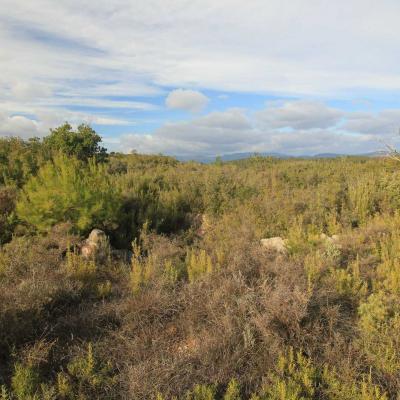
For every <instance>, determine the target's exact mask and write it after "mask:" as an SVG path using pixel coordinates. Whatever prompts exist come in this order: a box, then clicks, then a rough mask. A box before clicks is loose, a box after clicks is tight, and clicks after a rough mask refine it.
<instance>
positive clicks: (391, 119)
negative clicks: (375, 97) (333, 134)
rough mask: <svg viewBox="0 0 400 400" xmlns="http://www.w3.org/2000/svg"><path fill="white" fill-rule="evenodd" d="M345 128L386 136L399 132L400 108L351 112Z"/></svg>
mask: <svg viewBox="0 0 400 400" xmlns="http://www.w3.org/2000/svg"><path fill="white" fill-rule="evenodd" d="M344 128H345V129H347V130H349V131H352V132H362V133H369V134H379V135H385V136H387V135H393V134H397V133H399V129H400V110H399V109H397V110H383V111H381V112H377V113H368V112H354V113H350V114H349V116H348V119H347V121H346V123H345V125H344Z"/></svg>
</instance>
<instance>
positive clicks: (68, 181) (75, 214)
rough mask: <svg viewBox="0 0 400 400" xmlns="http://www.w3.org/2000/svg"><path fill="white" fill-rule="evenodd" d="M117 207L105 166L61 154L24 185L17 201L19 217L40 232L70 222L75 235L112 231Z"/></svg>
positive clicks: (117, 194) (118, 205)
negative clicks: (91, 230) (97, 228)
mask: <svg viewBox="0 0 400 400" xmlns="http://www.w3.org/2000/svg"><path fill="white" fill-rule="evenodd" d="M119 208H120V198H119V193H118V192H117V190H116V189H115V187H114V185H113V184H112V181H111V179H110V177H109V175H108V174H107V172H106V167H105V166H104V165H99V164H96V163H94V162H90V163H89V164H88V165H84V164H82V163H81V162H80V161H78V160H77V159H75V158H67V157H66V156H62V155H59V156H57V157H56V158H55V159H54V160H53V161H51V162H49V163H47V164H46V165H44V166H43V167H42V168H41V169H40V170H39V172H38V174H37V176H35V177H32V178H31V179H30V180H29V181H28V182H27V184H26V185H25V186H24V188H23V191H22V193H21V195H20V198H19V200H18V202H17V213H18V216H19V217H20V218H21V219H22V220H24V221H27V222H28V223H30V224H31V225H33V226H34V227H36V228H37V229H38V230H39V231H48V230H49V229H50V228H51V227H52V226H54V225H56V224H59V223H61V222H70V223H71V224H72V227H73V228H74V229H75V230H76V231H77V232H87V231H88V230H89V229H91V228H93V227H100V228H101V227H103V228H115V226H116V224H117V222H118V215H119Z"/></svg>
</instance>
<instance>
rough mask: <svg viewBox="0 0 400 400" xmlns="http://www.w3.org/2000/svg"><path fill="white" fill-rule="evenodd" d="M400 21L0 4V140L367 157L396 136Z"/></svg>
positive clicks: (315, 11)
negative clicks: (78, 135)
mask: <svg viewBox="0 0 400 400" xmlns="http://www.w3.org/2000/svg"><path fill="white" fill-rule="evenodd" d="M398 15H400V2H398V1H395V0H382V1H379V2H376V1H374V0H350V1H345V0H338V1H335V2H326V1H322V2H310V1H308V0H270V1H268V2H265V1H264V0H254V1H251V2H243V1H241V0H229V1H228V0H220V1H218V2H215V1H211V0H193V1H191V2H187V1H186V0H176V1H173V2H165V1H163V0H148V1H138V0H115V1H113V2H109V1H106V0H97V1H93V0H89V1H85V2H82V1H78V0H59V1H57V2H54V1H51V0H30V1H26V0H2V12H1V15H0V59H1V62H0V112H1V114H0V135H2V136H4V135H21V136H23V137H28V136H31V135H39V136H41V135H44V134H46V133H47V130H48V128H50V127H54V126H55V125H57V124H59V123H62V122H63V121H65V120H69V121H71V122H72V123H79V122H90V123H93V124H94V125H96V128H98V130H99V132H100V133H101V134H103V135H104V136H107V138H108V140H109V141H110V143H111V142H112V143H113V144H114V145H115V143H118V142H121V143H122V142H123V141H124V140H125V141H126V140H128V139H126V138H128V137H131V139H130V140H131V141H132V143H133V142H135V143H136V144H137V147H142V148H143V149H147V150H148V151H150V150H151V149H157V150H158V149H161V150H160V151H167V150H168V151H170V150H171V151H172V149H173V146H174V145H176V146H177V147H176V149H175V154H179V152H180V151H181V152H183V151H185V152H190V153H191V152H193V153H194V152H196V151H197V152H199V153H201V152H211V151H213V152H215V153H219V152H221V151H223V150H231V151H240V150H242V149H243V150H244V149H253V148H257V147H259V148H260V149H262V148H267V147H268V146H270V149H268V150H271V151H272V150H273V149H278V148H279V149H281V148H282V150H285V149H284V144H285V143H286V145H287V149H288V150H290V149H292V150H293V151H300V150H301V151H303V149H304V151H307V152H313V151H314V149H315V148H318V149H319V148H321V146H323V145H324V143H325V148H324V149H323V151H331V148H330V147H329V146H334V147H335V146H336V147H335V148H337V147H341V148H344V149H350V148H351V149H353V148H354V151H355V150H356V149H358V148H360V149H361V148H362V146H364V147H363V148H364V149H365V150H367V149H369V147H370V146H372V144H371V143H372V142H371V139H368V138H370V137H371V135H372V136H373V135H378V136H379V135H381V136H382V137H387V135H388V132H391V134H392V135H393V134H394V132H397V127H398V126H399V110H400V100H398V99H399V98H400V97H399V93H400V70H399V68H398V65H400V51H399V50H400V42H399V40H398V38H399V37H400V25H399V24H398V21H397V19H398ZM182 88H185V89H182ZM255 95H257V96H259V98H260V101H259V102H258V103H256V102H255V101H254V97H253V96H255ZM262 96H264V98H262ZM271 97H273V98H274V99H278V100H280V104H279V105H275V106H268V107H262V103H263V102H264V101H265V100H268V99H269V98H271ZM365 99H366V100H367V103H365V104H367V105H364V106H357V107H356V106H354V105H352V104H353V103H352V102H354V104H356V103H357V104H359V105H360V104H361V103H360V101H364V100H365ZM293 100H296V101H293ZM332 104H335V105H334V106H333V105H332ZM238 108H239V109H238ZM205 110H207V112H208V114H206V115H202V114H201V113H202V112H203V113H204V112H205ZM178 111H187V112H189V114H188V115H187V116H186V117H182V120H180V121H177V120H176V118H177V117H176V115H177V114H178ZM196 113H198V114H197V115H192V114H196ZM179 115H180V117H181V115H182V113H181V114H179ZM137 127H138V129H136V128H137ZM174 129H175V133H174V132H172V130H174ZM132 132H133V133H132ZM240 135H242V136H240ZM296 135H297V136H296ZM132 137H133V139H132ZM224 138H225V139H224ZM321 138H323V140H322V139H321ZM224 140H225V141H224ZM257 140H259V142H257ZM338 141H341V142H340V143H338ZM135 143H133V144H135ZM294 143H298V146H300V145H301V146H302V147H301V148H300V147H298V148H296V149H297V150H296V149H295V147H293V146H294ZM133 144H132V145H133ZM307 146H308V148H307ZM307 149H308V150H307Z"/></svg>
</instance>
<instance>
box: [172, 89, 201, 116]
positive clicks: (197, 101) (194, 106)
mask: <svg viewBox="0 0 400 400" xmlns="http://www.w3.org/2000/svg"><path fill="white" fill-rule="evenodd" d="M208 102H209V98H208V97H207V96H205V95H204V94H203V93H201V92H199V91H197V90H189V89H175V90H173V91H172V92H170V93H169V94H168V96H167V98H166V99H165V104H166V105H167V107H168V108H172V109H176V110H185V111H190V112H193V113H196V112H200V111H201V110H203V108H204V107H205V106H206V105H207V103H208Z"/></svg>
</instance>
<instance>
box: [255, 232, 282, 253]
mask: <svg viewBox="0 0 400 400" xmlns="http://www.w3.org/2000/svg"><path fill="white" fill-rule="evenodd" d="M260 243H261V246H263V247H264V248H266V249H268V250H272V251H275V252H277V253H279V254H287V248H286V240H285V239H282V238H281V237H280V236H276V237H272V238H267V239H261V241H260Z"/></svg>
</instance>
